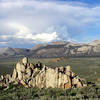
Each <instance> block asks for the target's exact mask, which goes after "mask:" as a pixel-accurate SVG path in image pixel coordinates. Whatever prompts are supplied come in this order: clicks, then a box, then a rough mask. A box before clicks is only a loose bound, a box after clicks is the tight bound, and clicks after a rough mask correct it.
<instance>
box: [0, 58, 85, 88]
mask: <svg viewBox="0 0 100 100" xmlns="http://www.w3.org/2000/svg"><path fill="white" fill-rule="evenodd" d="M9 83H14V84H22V85H23V86H24V87H35V86H36V87H39V88H49V87H52V88H63V89H67V88H71V87H76V88H81V87H84V86H87V83H86V81H85V80H84V79H81V78H80V77H79V76H78V75H76V74H75V73H73V72H72V71H71V70H70V66H66V67H59V68H55V69H52V68H49V67H47V66H45V65H43V64H41V63H40V62H39V63H37V64H36V65H34V64H32V63H28V59H27V58H26V57H24V58H23V59H22V60H21V62H18V63H17V64H16V67H15V68H14V70H13V73H12V75H8V74H7V75H6V76H3V75H2V76H1V77H0V86H5V87H9Z"/></svg>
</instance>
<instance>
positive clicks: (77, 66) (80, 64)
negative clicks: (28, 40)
mask: <svg viewBox="0 0 100 100" xmlns="http://www.w3.org/2000/svg"><path fill="white" fill-rule="evenodd" d="M19 60H20V58H9V59H0V75H1V74H7V73H12V71H13V68H14V67H15V64H16V62H17V61H19ZM29 61H30V62H32V63H37V62H38V61H40V62H41V63H43V64H46V65H47V66H48V67H52V68H55V67H61V66H66V65H70V66H71V69H72V71H73V72H75V73H76V74H77V75H79V76H80V77H82V78H85V79H86V80H87V81H88V82H92V83H95V84H96V86H95V85H94V86H93V85H92V86H89V87H87V88H83V89H69V90H61V89H51V88H50V89H38V88H30V89H26V88H21V87H20V86H17V88H16V86H12V85H11V86H10V89H9V90H7V91H1V90H0V100H33V99H34V100H67V99H68V98H72V99H73V100H81V99H86V98H87V99H88V98H100V88H99V87H100V58H99V57H90V58H61V59H58V58H45V59H33V58H30V59H29ZM19 87H20V88H19ZM0 89H1V88H0ZM13 97H15V98H13ZM72 99H71V100H72ZM68 100H70V99H68ZM91 100H92V99H91ZM95 100H96V99H95ZM97 100H98V99H97Z"/></svg>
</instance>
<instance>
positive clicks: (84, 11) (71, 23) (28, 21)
mask: <svg viewBox="0 0 100 100" xmlns="http://www.w3.org/2000/svg"><path fill="white" fill-rule="evenodd" d="M99 11H100V6H95V7H88V6H86V5H85V4H80V3H76V4H75V5H74V4H73V3H72V2H71V3H69V2H64V3H62V2H57V1H55V2H53V1H51V2H50V1H49V2H46V1H37V0H2V2H0V40H1V44H2V45H3V44H7V45H8V46H12V45H14V43H15V41H17V43H15V44H16V45H19V47H20V45H21V44H24V43H26V42H27V44H29V45H31V44H33V43H37V42H38V43H39V42H42V43H45V42H51V41H54V40H74V37H75V36H76V35H78V34H84V28H86V27H87V26H88V25H91V24H98V23H100V13H99Z"/></svg>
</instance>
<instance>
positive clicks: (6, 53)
mask: <svg viewBox="0 0 100 100" xmlns="http://www.w3.org/2000/svg"><path fill="white" fill-rule="evenodd" d="M28 52H29V50H28V49H20V48H9V47H7V48H0V58H2V57H20V56H24V55H26V54H27V53H28Z"/></svg>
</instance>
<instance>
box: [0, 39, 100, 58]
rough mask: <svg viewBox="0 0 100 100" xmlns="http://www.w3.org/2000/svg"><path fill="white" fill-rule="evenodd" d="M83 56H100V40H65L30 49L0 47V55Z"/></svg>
mask: <svg viewBox="0 0 100 100" xmlns="http://www.w3.org/2000/svg"><path fill="white" fill-rule="evenodd" d="M21 56H29V57H39V58H40V57H46V58H48V57H85V56H100V40H95V41H93V42H91V43H87V44H84V43H72V42H65V41H57V42H52V43H50V44H38V45H35V46H34V47H32V48H31V49H20V48H0V57H21Z"/></svg>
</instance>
